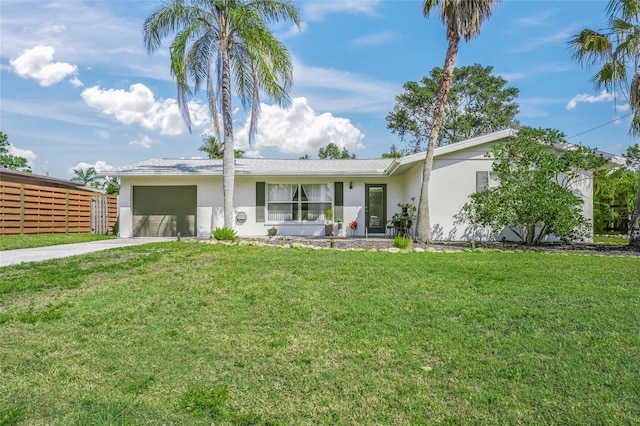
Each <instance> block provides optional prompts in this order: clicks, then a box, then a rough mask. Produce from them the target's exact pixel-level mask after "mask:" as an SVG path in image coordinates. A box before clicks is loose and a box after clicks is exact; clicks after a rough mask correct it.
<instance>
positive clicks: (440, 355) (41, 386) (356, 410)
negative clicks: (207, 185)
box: [0, 242, 640, 425]
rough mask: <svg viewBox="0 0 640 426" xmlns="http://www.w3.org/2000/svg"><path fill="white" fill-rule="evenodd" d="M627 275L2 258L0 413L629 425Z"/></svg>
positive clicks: (193, 255) (229, 252) (239, 258)
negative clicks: (16, 261)
mask: <svg viewBox="0 0 640 426" xmlns="http://www.w3.org/2000/svg"><path fill="white" fill-rule="evenodd" d="M639 272H640V259H638V258H637V257H636V258H622V257H598V256H576V255H548V254H541V253H533V252H531V253H493V252H492V253H478V252H466V253H407V254H403V253H400V254H391V253H381V252H379V253H368V252H338V251H335V250H326V251H325V250H323V251H313V250H309V249H282V248H270V247H265V248H256V247H227V246H221V245H207V244H200V243H193V242H191V243H189V242H181V243H178V242H166V243H154V244H147V245H142V246H135V247H126V248H120V249H112V250H108V251H102V252H100V253H95V254H89V255H84V256H78V257H72V258H66V259H59V260H54V261H48V262H42V263H31V264H22V265H16V266H10V267H6V268H1V269H0V342H2V344H0V423H2V424H13V423H17V422H22V423H24V424H53V425H56V424H57V425H63V424H64V425H85V424H196V425H197V424H201V425H208V424H212V423H214V424H243V425H248V424H262V425H267V424H271V425H273V424H281V425H288V424H295V425H300V424H385V425H386V424H416V425H423V424H441V423H442V424H485V425H495V424H638V423H640V399H638V395H640V380H638V377H640V363H639V362H638V359H640V273H639ZM3 422H4V423H3Z"/></svg>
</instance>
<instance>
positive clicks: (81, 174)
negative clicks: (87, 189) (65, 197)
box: [71, 167, 100, 186]
mask: <svg viewBox="0 0 640 426" xmlns="http://www.w3.org/2000/svg"><path fill="white" fill-rule="evenodd" d="M99 178H100V176H98V172H97V171H96V169H95V168H93V167H88V168H86V169H73V177H72V178H71V180H72V181H73V182H79V183H81V184H83V185H84V186H88V185H90V184H93V183H98V179H99Z"/></svg>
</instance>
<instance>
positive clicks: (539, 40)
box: [508, 26, 577, 53]
mask: <svg viewBox="0 0 640 426" xmlns="http://www.w3.org/2000/svg"><path fill="white" fill-rule="evenodd" d="M576 30H577V28H576V27H575V26H570V27H566V28H564V29H563V30H561V31H558V32H556V33H553V34H548V35H545V36H544V37H536V38H533V39H530V40H527V41H523V42H522V43H520V44H519V46H518V47H514V48H512V49H509V50H508V52H510V53H524V52H530V51H532V50H536V49H538V48H541V47H545V46H547V45H550V44H553V45H557V44H558V43H564V42H566V41H567V40H569V38H570V37H571V36H572V35H573V34H575V32H576Z"/></svg>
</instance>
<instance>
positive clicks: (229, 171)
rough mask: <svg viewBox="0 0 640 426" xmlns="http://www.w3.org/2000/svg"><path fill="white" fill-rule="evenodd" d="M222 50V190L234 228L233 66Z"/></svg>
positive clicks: (227, 224)
mask: <svg viewBox="0 0 640 426" xmlns="http://www.w3.org/2000/svg"><path fill="white" fill-rule="evenodd" d="M221 50H222V84H221V88H220V100H221V102H220V103H221V106H222V127H223V129H224V130H223V131H224V155H223V157H222V158H223V159H222V192H223V194H224V227H225V228H231V229H232V228H233V189H234V188H233V186H234V178H235V156H234V146H233V121H232V119H231V66H230V62H231V61H230V56H229V51H228V50H227V49H226V48H223V49H221Z"/></svg>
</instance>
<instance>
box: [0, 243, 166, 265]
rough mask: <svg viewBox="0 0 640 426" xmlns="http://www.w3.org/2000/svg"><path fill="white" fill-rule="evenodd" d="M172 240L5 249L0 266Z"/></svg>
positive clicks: (0, 259)
mask: <svg viewBox="0 0 640 426" xmlns="http://www.w3.org/2000/svg"><path fill="white" fill-rule="evenodd" d="M172 240H175V238H116V239H113V240H101V241H91V242H89V243H76V244H62V245H59V246H48V247H37V248H27V249H20V250H5V251H0V267H2V266H9V265H17V264H18V263H22V262H39V261H41V260H49V259H58V258H61V257H69V256H75V255H77V254H85V253H93V252H94V251H100V250H108V249H112V248H116V247H126V246H137V245H140V244H147V243H156V242H160V241H172Z"/></svg>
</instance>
